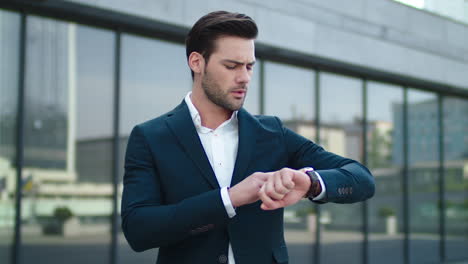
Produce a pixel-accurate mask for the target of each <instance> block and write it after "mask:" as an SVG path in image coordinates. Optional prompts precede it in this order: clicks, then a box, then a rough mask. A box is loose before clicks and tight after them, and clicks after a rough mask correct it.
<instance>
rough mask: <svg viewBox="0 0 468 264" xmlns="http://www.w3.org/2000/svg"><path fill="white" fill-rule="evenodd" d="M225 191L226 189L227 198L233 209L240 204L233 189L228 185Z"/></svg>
mask: <svg viewBox="0 0 468 264" xmlns="http://www.w3.org/2000/svg"><path fill="white" fill-rule="evenodd" d="M227 191H228V195H229V199H231V204H232V207H234V209H235V208H237V207H239V206H241V204H240V202H239V201H238V200H237V195H236V192H235V190H233V189H232V188H230V187H228V188H227Z"/></svg>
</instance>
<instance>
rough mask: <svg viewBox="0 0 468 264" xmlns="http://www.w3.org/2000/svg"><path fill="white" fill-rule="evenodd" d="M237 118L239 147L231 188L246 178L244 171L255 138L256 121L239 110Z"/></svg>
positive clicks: (253, 147)
mask: <svg viewBox="0 0 468 264" xmlns="http://www.w3.org/2000/svg"><path fill="white" fill-rule="evenodd" d="M237 118H238V124H239V147H238V150H237V158H236V164H235V166H234V172H233V175H232V179H231V186H234V185H236V184H237V183H239V182H240V181H242V180H243V179H245V177H247V176H248V175H245V171H246V170H247V167H248V165H249V163H250V160H251V159H252V155H253V151H254V149H255V142H256V136H257V131H256V129H257V121H256V120H255V119H254V118H253V117H252V116H251V115H250V114H249V113H248V112H247V111H245V110H244V109H243V108H241V109H240V110H239V112H238V113H237Z"/></svg>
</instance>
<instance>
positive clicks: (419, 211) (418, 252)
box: [408, 90, 439, 263]
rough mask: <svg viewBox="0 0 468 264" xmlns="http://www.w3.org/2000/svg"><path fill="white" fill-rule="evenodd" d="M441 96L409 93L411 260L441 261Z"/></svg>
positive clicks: (421, 261)
mask: <svg viewBox="0 0 468 264" xmlns="http://www.w3.org/2000/svg"><path fill="white" fill-rule="evenodd" d="M438 128H439V126H438V119H437V97H436V95H435V94H433V93H427V92H420V91H416V90H410V91H409V92H408V137H409V138H408V143H409V145H408V165H409V175H408V177H409V214H410V215H409V218H410V262H411V263H430V262H437V261H438V260H439V207H438V200H439V196H438V191H439V188H438V187H439V184H438V181H439V129H438Z"/></svg>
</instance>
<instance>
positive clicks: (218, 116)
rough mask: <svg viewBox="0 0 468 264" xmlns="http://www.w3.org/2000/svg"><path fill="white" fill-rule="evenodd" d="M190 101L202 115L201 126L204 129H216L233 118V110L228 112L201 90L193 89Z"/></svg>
mask: <svg viewBox="0 0 468 264" xmlns="http://www.w3.org/2000/svg"><path fill="white" fill-rule="evenodd" d="M190 99H191V100H192V103H193V105H194V106H195V108H196V109H197V111H198V113H199V114H200V119H201V124H202V126H204V127H207V128H211V129H216V128H217V127H219V126H220V125H221V124H222V123H223V122H224V121H226V120H228V119H229V118H231V116H232V111H231V110H227V109H225V108H222V107H220V106H218V105H216V104H214V103H213V102H211V101H210V99H208V98H207V97H206V95H205V93H204V92H203V90H202V89H201V88H200V89H192V94H191V96H190Z"/></svg>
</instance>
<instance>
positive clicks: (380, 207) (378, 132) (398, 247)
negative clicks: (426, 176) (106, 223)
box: [366, 82, 403, 264]
mask: <svg viewBox="0 0 468 264" xmlns="http://www.w3.org/2000/svg"><path fill="white" fill-rule="evenodd" d="M367 87H368V89H367V91H368V92H367V100H368V101H367V102H368V104H367V119H368V123H367V150H366V151H367V165H368V168H369V169H370V170H371V171H372V174H373V175H374V177H375V187H376V191H375V196H374V197H373V198H372V199H370V200H369V201H368V205H369V218H368V219H369V231H370V234H369V240H370V241H369V260H370V263H382V264H385V263H389V264H390V263H402V262H403V239H402V238H403V235H402V230H403V211H402V202H403V201H402V200H403V193H402V189H401V186H402V166H403V163H402V159H400V157H403V142H402V122H403V89H401V88H400V87H396V86H392V85H388V84H382V83H376V82H369V83H368V85H367ZM388 252H392V253H391V254H388ZM382 256H385V257H382Z"/></svg>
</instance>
